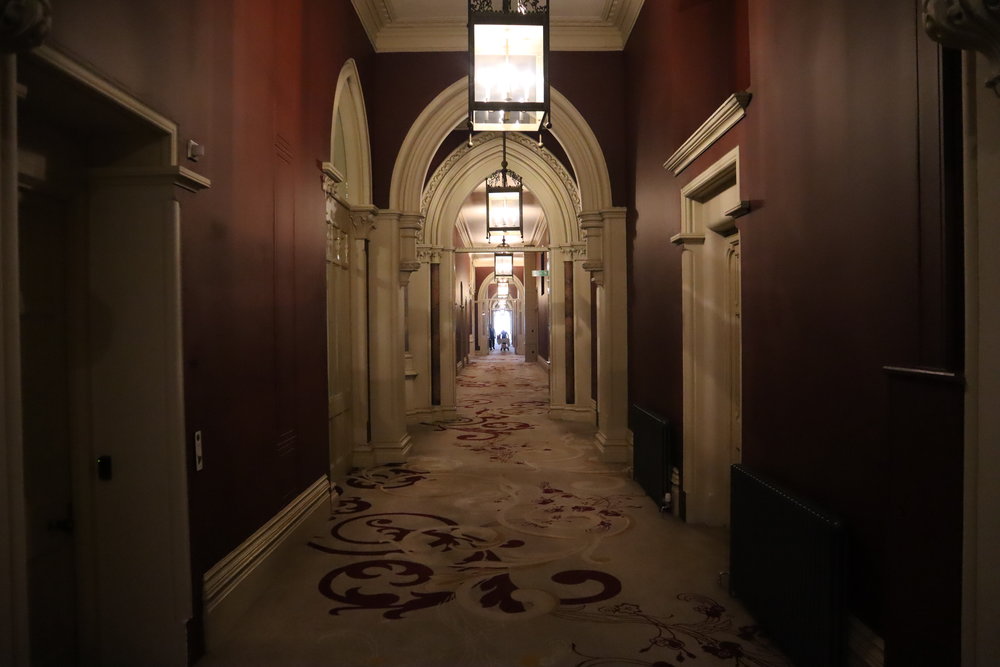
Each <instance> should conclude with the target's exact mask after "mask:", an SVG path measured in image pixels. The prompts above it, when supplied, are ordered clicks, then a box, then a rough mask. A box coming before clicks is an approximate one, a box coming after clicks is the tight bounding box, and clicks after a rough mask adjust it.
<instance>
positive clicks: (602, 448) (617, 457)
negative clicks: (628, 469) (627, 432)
mask: <svg viewBox="0 0 1000 667" xmlns="http://www.w3.org/2000/svg"><path fill="white" fill-rule="evenodd" d="M594 445H596V447H597V451H598V452H600V454H601V460H602V461H604V462H605V463H632V447H630V446H629V444H628V439H627V438H615V439H611V438H609V437H608V436H607V435H606V434H605V433H604V432H603V431H598V432H597V433H596V434H595V435H594Z"/></svg>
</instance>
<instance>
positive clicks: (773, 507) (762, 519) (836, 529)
mask: <svg viewBox="0 0 1000 667" xmlns="http://www.w3.org/2000/svg"><path fill="white" fill-rule="evenodd" d="M731 499H732V508H731V512H732V513H731V517H730V526H731V528H730V552H729V569H730V579H729V582H730V589H731V592H732V594H733V595H735V596H736V597H737V598H739V599H740V600H741V601H742V602H743V604H744V605H745V606H746V607H747V609H748V610H749V611H750V613H751V614H752V615H753V616H754V618H755V619H756V620H757V622H758V623H760V624H761V625H762V626H763V627H764V628H765V630H767V632H768V634H770V636H771V637H772V638H773V639H774V641H775V643H776V644H777V645H778V646H780V647H781V648H782V650H784V651H785V653H786V654H787V655H788V657H789V658H791V660H792V661H793V662H794V663H795V664H796V665H803V666H808V667H840V665H841V664H842V662H841V661H842V655H843V647H844V614H845V612H844V578H845V567H846V565H845V551H846V546H845V542H846V538H845V531H844V528H843V525H842V524H841V522H840V521H839V520H838V519H836V518H835V517H832V516H830V515H829V514H827V513H825V512H822V511H820V510H818V509H816V508H815V507H813V506H812V505H810V504H808V503H806V502H805V501H803V500H801V499H799V498H796V497H795V496H793V495H791V494H790V493H788V492H786V491H784V490H782V489H781V488H779V487H778V486H775V485H774V484H772V483H771V482H769V481H767V480H765V479H763V478H761V477H759V476H758V475H756V474H754V473H753V472H750V471H749V470H747V469H746V468H744V467H743V466H741V465H734V466H733V467H732V496H731Z"/></svg>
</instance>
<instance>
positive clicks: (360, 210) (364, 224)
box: [350, 206, 378, 239]
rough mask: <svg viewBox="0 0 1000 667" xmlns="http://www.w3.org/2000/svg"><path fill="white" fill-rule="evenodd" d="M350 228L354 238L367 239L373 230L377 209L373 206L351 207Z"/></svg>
mask: <svg viewBox="0 0 1000 667" xmlns="http://www.w3.org/2000/svg"><path fill="white" fill-rule="evenodd" d="M350 211H351V226H352V227H353V228H354V230H353V231H354V238H356V239H367V238H368V237H369V236H370V235H371V233H372V230H373V229H375V217H376V216H377V215H378V209H377V208H375V207H374V206H352V207H350Z"/></svg>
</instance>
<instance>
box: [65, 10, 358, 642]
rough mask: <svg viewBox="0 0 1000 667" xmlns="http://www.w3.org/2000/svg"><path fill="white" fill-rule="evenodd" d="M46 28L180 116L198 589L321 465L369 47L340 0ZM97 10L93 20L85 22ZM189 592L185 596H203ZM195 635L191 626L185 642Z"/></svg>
mask: <svg viewBox="0 0 1000 667" xmlns="http://www.w3.org/2000/svg"><path fill="white" fill-rule="evenodd" d="M54 12H55V15H54V21H53V27H54V28H53V29H54V33H53V35H52V37H51V40H50V43H51V44H52V45H54V46H56V47H57V48H61V49H64V50H66V51H68V52H70V53H72V54H74V55H75V56H76V57H78V58H80V59H81V60H83V61H85V62H87V63H89V64H90V65H91V66H92V67H93V68H94V69H96V70H97V71H98V72H100V73H102V74H103V75H105V76H106V77H108V78H110V79H112V80H114V81H116V82H118V83H119V84H120V85H122V86H123V87H125V88H126V89H128V90H129V91H130V92H132V93H133V94H134V95H135V96H137V97H138V98H139V99H141V100H142V101H143V102H145V103H146V104H148V105H149V106H151V107H152V108H154V109H155V110H157V111H159V112H160V113H162V114H164V115H165V116H167V117H169V118H171V119H172V120H174V121H176V122H177V123H178V125H179V138H180V143H181V150H182V151H183V145H184V144H185V143H186V141H187V139H189V138H192V139H195V140H197V141H198V142H199V143H201V144H203V145H204V146H205V147H206V151H207V152H206V156H205V157H204V158H203V159H202V160H201V161H200V162H198V163H197V164H192V163H187V166H189V167H192V168H194V169H195V170H196V171H198V172H200V173H202V174H204V175H205V176H207V177H209V178H210V179H211V180H212V188H211V189H209V190H207V191H204V192H201V193H199V194H197V195H192V194H186V193H181V194H179V197H180V199H181V206H182V225H183V227H182V261H183V307H184V348H185V362H186V367H185V391H186V401H187V404H186V418H187V428H188V431H189V432H193V431H194V430H196V429H200V430H202V431H203V433H204V442H205V445H204V451H205V469H204V470H203V471H201V472H197V473H196V472H194V471H193V469H192V470H191V472H190V513H191V531H192V534H191V550H192V563H193V578H194V581H193V588H194V590H195V592H196V595H197V594H199V593H200V582H201V577H202V574H203V573H204V572H205V571H206V570H207V569H208V568H209V567H211V566H212V565H213V564H214V563H215V562H217V561H218V560H219V559H220V558H221V557H223V556H224V555H225V554H227V553H228V552H229V551H231V550H232V549H233V548H235V547H236V546H238V545H239V544H240V543H241V542H242V541H243V540H244V539H245V538H246V537H248V536H249V535H250V534H251V533H252V532H253V531H255V530H256V529H257V528H259V527H260V526H261V525H263V524H264V523H265V522H266V521H267V520H268V519H270V518H271V517H272V516H273V515H274V514H275V513H276V512H277V511H278V510H279V509H281V507H282V506H283V505H284V504H286V503H287V502H288V501H289V500H291V499H292V498H293V497H294V496H296V495H297V494H298V493H300V492H301V491H302V490H304V489H305V488H306V487H307V486H308V485H309V484H310V483H312V482H313V481H315V480H316V479H318V478H319V477H320V476H322V475H323V474H325V473H326V471H327V458H328V457H327V437H326V407H325V400H326V399H325V396H326V342H325V338H326V325H325V319H326V318H325V296H324V295H325V279H324V270H325V269H324V242H325V241H324V238H325V237H324V229H323V227H324V222H323V220H324V198H323V194H322V191H321V189H320V180H319V172H318V169H317V162H318V161H321V160H328V159H329V154H330V120H331V115H332V108H333V96H334V92H335V86H336V82H337V77H338V75H339V72H340V68H341V66H342V65H343V63H344V62H345V60H346V59H347V58H349V57H353V58H355V59H356V60H357V62H358V66H359V69H360V72H361V78H362V85H363V86H365V85H367V84H369V83H370V82H369V80H368V79H369V77H370V76H371V63H370V61H371V60H372V52H371V48H370V46H369V44H368V41H367V38H366V36H365V33H364V30H363V29H362V27H361V25H360V23H359V22H358V20H357V19H356V17H355V14H354V12H353V10H352V8H351V6H350V3H328V2H317V1H313V0H281V1H279V0H240V1H239V2H234V1H232V0H229V1H226V0H217V1H216V0H213V2H209V3H205V2H197V1H195V0H169V1H167V0H161V1H154V0H149V1H145V2H141V3H137V2H134V1H133V0H60V2H59V3H58V4H57V6H55V8H54ZM95 16H99V17H100V20H95ZM198 606H199V605H198V604H197V602H196V608H198ZM195 641H197V640H196V639H195Z"/></svg>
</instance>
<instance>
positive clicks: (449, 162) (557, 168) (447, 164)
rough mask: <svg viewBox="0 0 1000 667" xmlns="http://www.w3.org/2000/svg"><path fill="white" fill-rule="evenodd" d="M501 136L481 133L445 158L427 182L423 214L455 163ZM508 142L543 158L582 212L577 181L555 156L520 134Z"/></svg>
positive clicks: (422, 208) (515, 133)
mask: <svg viewBox="0 0 1000 667" xmlns="http://www.w3.org/2000/svg"><path fill="white" fill-rule="evenodd" d="M500 134H501V133H500V132H480V133H479V134H476V135H474V136H473V137H472V145H471V146H470V145H469V144H468V143H464V144H462V145H461V146H459V147H458V148H456V149H455V150H454V151H452V153H451V154H450V155H449V156H448V157H447V158H445V160H444V162H442V163H441V164H440V165H439V166H438V168H437V169H435V170H434V174H433V175H432V176H431V178H430V180H429V181H428V182H427V186H426V187H425V188H424V194H423V197H421V199H420V211H421V213H424V214H426V213H427V207H428V206H430V203H431V199H433V198H434V193H435V192H437V189H438V187H440V185H441V182H442V181H443V180H444V178H445V177H446V176H447V175H448V172H449V171H451V169H452V167H454V166H455V163H456V162H458V161H459V160H461V159H462V158H463V157H464V156H465V155H466V154H467V153H469V151H471V150H473V149H475V148H476V147H478V146H481V145H482V144H484V143H486V142H488V141H491V140H493V139H496V138H498V137H499V136H500ZM507 140H508V141H510V142H512V143H516V144H520V145H521V146H524V147H525V148H528V149H529V150H531V151H532V152H533V153H535V154H536V155H538V156H539V157H541V158H542V160H543V161H544V162H545V164H547V165H548V166H549V167H551V168H552V171H553V172H554V173H555V174H556V175H557V176H558V177H559V180H560V181H562V183H563V185H565V186H566V191H567V192H569V196H570V198H571V199H572V200H573V206H575V207H576V210H577V211H579V210H580V208H581V203H580V189H579V187H577V183H576V180H575V179H574V178H573V175H572V174H570V173H569V171H567V170H566V167H565V166H563V163H562V162H560V161H559V160H558V159H557V158H556V156H555V155H553V154H552V153H551V152H550V151H547V150H545V149H544V148H539V147H538V144H537V143H536V142H535V141H534V140H533V139H532V138H531V137H527V136H525V135H523V134H521V133H520V132H508V133H507ZM421 233H422V230H421ZM422 240H423V239H422V238H421V241H422Z"/></svg>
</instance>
